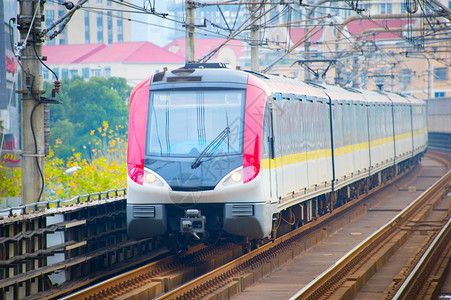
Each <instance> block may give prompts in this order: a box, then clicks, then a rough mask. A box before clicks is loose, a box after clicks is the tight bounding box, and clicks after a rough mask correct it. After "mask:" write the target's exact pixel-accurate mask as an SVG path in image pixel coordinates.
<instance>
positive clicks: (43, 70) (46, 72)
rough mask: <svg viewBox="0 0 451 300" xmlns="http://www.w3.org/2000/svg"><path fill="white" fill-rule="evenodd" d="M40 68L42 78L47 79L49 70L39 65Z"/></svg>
mask: <svg viewBox="0 0 451 300" xmlns="http://www.w3.org/2000/svg"><path fill="white" fill-rule="evenodd" d="M41 70H42V78H43V79H44V80H49V70H47V69H45V68H42V67H41Z"/></svg>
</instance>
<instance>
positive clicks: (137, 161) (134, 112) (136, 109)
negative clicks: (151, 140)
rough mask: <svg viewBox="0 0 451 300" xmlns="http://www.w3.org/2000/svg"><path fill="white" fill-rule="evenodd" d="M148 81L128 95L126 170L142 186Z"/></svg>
mask: <svg viewBox="0 0 451 300" xmlns="http://www.w3.org/2000/svg"><path fill="white" fill-rule="evenodd" d="M150 80H151V78H148V79H146V80H144V81H142V82H141V83H140V84H138V85H137V86H136V87H135V88H134V89H133V90H132V92H131V95H130V111H129V124H128V152H127V169H128V175H129V176H130V178H131V179H132V180H133V181H135V182H136V183H139V184H143V175H144V152H145V143H146V128H147V110H148V104H149V87H150Z"/></svg>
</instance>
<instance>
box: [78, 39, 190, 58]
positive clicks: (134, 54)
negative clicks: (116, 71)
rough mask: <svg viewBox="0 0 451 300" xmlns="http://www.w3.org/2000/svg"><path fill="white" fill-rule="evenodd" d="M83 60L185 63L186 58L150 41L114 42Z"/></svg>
mask: <svg viewBox="0 0 451 300" xmlns="http://www.w3.org/2000/svg"><path fill="white" fill-rule="evenodd" d="M83 62H84V63H91V62H93V63H97V62H136V63H151V62H173V63H179V62H181V63H184V62H185V60H184V58H181V57H179V56H177V55H175V54H173V53H171V52H169V51H167V50H166V49H163V48H160V47H159V46H157V45H155V44H152V43H149V42H127V43H113V44H111V45H109V46H107V47H105V48H104V49H102V51H98V52H96V53H94V54H93V55H91V56H89V57H87V58H85V59H84V60H83Z"/></svg>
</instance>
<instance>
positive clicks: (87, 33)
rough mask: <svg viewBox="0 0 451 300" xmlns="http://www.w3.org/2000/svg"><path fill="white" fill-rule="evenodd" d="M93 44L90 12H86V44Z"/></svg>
mask: <svg viewBox="0 0 451 300" xmlns="http://www.w3.org/2000/svg"><path fill="white" fill-rule="evenodd" d="M90 42H91V34H90V32H89V11H85V43H86V44H89V43H90Z"/></svg>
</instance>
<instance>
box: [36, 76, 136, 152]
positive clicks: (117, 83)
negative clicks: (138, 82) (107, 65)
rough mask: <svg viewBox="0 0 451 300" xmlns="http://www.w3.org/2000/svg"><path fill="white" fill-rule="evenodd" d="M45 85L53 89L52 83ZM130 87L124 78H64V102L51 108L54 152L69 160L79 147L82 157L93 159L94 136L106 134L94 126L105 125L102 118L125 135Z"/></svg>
mask: <svg viewBox="0 0 451 300" xmlns="http://www.w3.org/2000/svg"><path fill="white" fill-rule="evenodd" d="M44 88H45V90H46V91H48V92H50V90H51V89H52V85H51V84H49V83H46V84H45V87H44ZM131 89H132V88H131V87H130V86H128V85H127V84H126V81H125V79H123V78H101V77H93V78H91V79H90V80H89V81H85V80H83V79H82V78H75V79H70V80H63V81H62V82H61V90H60V93H59V94H58V96H57V99H58V100H61V101H62V102H63V104H61V105H57V104H56V105H52V106H51V111H50V144H51V145H55V146H54V151H55V156H56V157H59V158H62V159H64V160H67V159H69V158H70V157H71V155H72V154H73V152H74V151H76V150H78V149H80V150H79V151H81V152H80V153H81V156H82V158H84V159H88V160H91V159H93V158H94V156H93V153H94V152H93V150H94V149H96V147H94V145H92V143H93V138H97V139H104V138H105V136H102V134H103V133H104V132H102V131H95V132H94V134H92V130H96V129H98V128H102V123H103V122H107V123H108V124H109V126H110V127H112V128H118V130H117V131H116V134H118V135H119V136H120V138H121V139H125V137H126V134H127V130H126V128H127V119H128V106H127V101H128V97H129V96H130V91H131ZM107 134H108V133H107ZM83 146H84V147H83ZM81 149H83V150H81Z"/></svg>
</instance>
